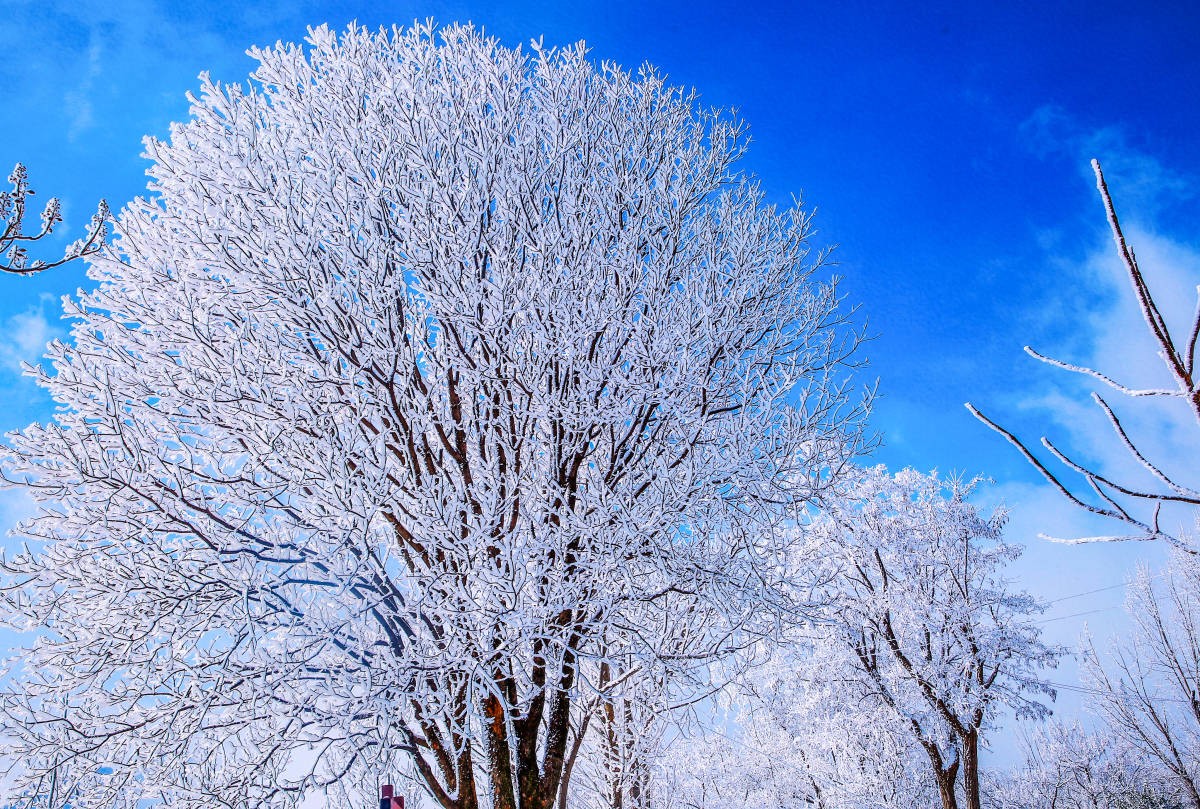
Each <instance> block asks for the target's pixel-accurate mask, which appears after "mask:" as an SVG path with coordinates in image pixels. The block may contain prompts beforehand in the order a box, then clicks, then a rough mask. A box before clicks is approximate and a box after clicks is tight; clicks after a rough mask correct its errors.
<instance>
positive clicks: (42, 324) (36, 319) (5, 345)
mask: <svg viewBox="0 0 1200 809" xmlns="http://www.w3.org/2000/svg"><path fill="white" fill-rule="evenodd" d="M55 305H56V302H55V300H54V297H53V296H52V295H45V294H43V295H42V296H41V297H40V298H38V302H37V304H35V305H34V306H31V307H30V308H28V309H26V310H25V311H23V312H18V313H17V314H15V315H12V316H11V317H9V318H8V319H7V320H6V321H5V322H4V332H3V336H2V337H0V363H2V364H3V367H4V368H6V369H7V370H9V371H13V372H15V373H20V371H21V363H22V362H28V363H31V364H37V362H38V361H39V359H40V358H41V356H42V354H43V353H44V352H45V350H46V344H47V343H49V342H50V341H51V340H53V339H54V338H56V337H61V336H62V334H63V332H62V329H61V328H60V327H59V326H58V325H57V323H52V322H51V321H50V319H49V317H48V316H47V310H48V309H50V308H52V307H54V306H55Z"/></svg>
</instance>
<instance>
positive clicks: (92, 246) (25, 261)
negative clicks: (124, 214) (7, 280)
mask: <svg viewBox="0 0 1200 809" xmlns="http://www.w3.org/2000/svg"><path fill="white" fill-rule="evenodd" d="M8 181H9V182H10V183H12V186H13V187H12V190H11V191H3V192H0V272H6V273H11V274H14V275H30V274H32V273H35V272H41V271H42V270H48V269H50V268H51V267H58V266H60V265H62V264H66V263H67V262H68V261H73V260H75V259H77V258H82V257H84V256H90V255H92V254H94V253H96V252H98V251H99V250H100V248H102V247H103V246H104V240H105V238H107V236H108V226H107V225H108V220H109V213H108V205H107V204H106V203H105V202H104V200H100V205H99V207H98V208H97V209H96V213H95V214H94V215H93V216H92V223H91V225H90V226H89V227H88V231H87V235H86V236H84V238H82V239H79V240H78V241H76V242H73V243H72V244H71V245H70V246H68V247H67V249H66V251H65V252H64V253H63V256H62V258H60V259H58V260H56V261H50V262H46V261H42V260H34V261H32V262H31V261H30V260H29V248H28V245H29V244H31V243H32V242H36V241H38V240H39V239H42V238H45V237H46V236H49V235H50V233H51V232H52V231H53V230H54V228H55V226H56V225H58V224H60V223H61V222H62V214H61V213H60V211H61V207H62V206H61V205H60V203H59V201H58V199H57V198H55V197H51V198H50V201H49V202H47V203H46V207H45V208H43V209H42V221H41V226H40V228H39V229H38V230H37V231H35V232H33V233H25V232H24V227H25V212H26V211H25V208H26V205H27V204H28V200H29V197H31V196H33V189H32V188H30V187H29V179H28V172H27V171H26V170H25V167H24V166H23V165H21V164H20V163H18V164H17V165H16V168H14V169H13V171H12V174H10V175H9V176H8Z"/></svg>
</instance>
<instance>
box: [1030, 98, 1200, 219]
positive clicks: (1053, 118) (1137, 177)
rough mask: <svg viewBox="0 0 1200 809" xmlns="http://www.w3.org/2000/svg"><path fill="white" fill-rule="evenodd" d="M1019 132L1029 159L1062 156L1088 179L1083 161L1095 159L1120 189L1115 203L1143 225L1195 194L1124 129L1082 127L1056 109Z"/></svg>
mask: <svg viewBox="0 0 1200 809" xmlns="http://www.w3.org/2000/svg"><path fill="white" fill-rule="evenodd" d="M1020 131H1021V135H1022V136H1023V137H1024V138H1025V142H1026V145H1027V146H1028V147H1029V149H1030V150H1031V151H1032V152H1033V153H1034V154H1036V155H1038V156H1039V157H1043V158H1048V157H1067V158H1069V159H1070V160H1071V162H1072V163H1073V164H1074V165H1077V166H1079V168H1080V171H1081V172H1083V173H1085V174H1086V175H1087V177H1088V178H1089V179H1090V177H1091V169H1090V166H1089V162H1090V161H1091V160H1092V159H1096V160H1099V161H1100V163H1101V164H1102V165H1103V166H1104V173H1105V175H1106V176H1107V177H1108V179H1109V181H1110V183H1112V184H1113V185H1117V186H1120V189H1121V192H1120V193H1121V199H1120V200H1118V202H1119V203H1123V205H1124V206H1125V207H1128V208H1129V209H1130V210H1134V211H1137V212H1138V217H1137V218H1140V219H1142V220H1143V221H1145V220H1146V219H1148V218H1152V217H1153V216H1154V215H1155V214H1156V213H1157V212H1158V211H1159V210H1161V208H1162V206H1164V205H1169V204H1172V203H1173V202H1178V201H1179V200H1183V199H1190V198H1192V197H1194V196H1195V195H1196V183H1195V182H1194V179H1193V178H1191V177H1187V176H1186V175H1184V174H1182V173H1180V172H1178V171H1175V170H1173V169H1171V168H1170V167H1168V166H1164V165H1163V164H1162V162H1161V161H1159V160H1158V159H1157V158H1156V157H1154V156H1153V155H1151V154H1149V153H1147V152H1146V151H1145V150H1143V149H1141V148H1139V147H1138V146H1137V145H1136V142H1135V141H1136V138H1135V136H1134V135H1133V134H1132V133H1131V131H1130V130H1129V128H1127V127H1123V126H1116V125H1108V126H1102V127H1088V126H1087V125H1086V124H1084V123H1082V122H1081V121H1079V120H1078V119H1077V118H1075V117H1074V116H1072V115H1070V114H1068V113H1067V112H1066V111H1065V110H1063V109H1062V108H1061V107H1057V106H1054V105H1045V106H1042V107H1039V108H1038V109H1037V110H1035V111H1034V112H1033V114H1032V115H1030V116H1029V117H1028V118H1027V119H1025V121H1024V122H1023V123H1022V124H1021V127H1020ZM1135 221H1136V219H1135Z"/></svg>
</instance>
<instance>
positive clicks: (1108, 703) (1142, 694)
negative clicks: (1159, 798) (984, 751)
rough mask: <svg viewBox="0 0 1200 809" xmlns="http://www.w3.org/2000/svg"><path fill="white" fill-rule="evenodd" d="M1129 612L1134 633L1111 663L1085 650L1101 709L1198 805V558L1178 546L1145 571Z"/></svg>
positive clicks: (1118, 645)
mask: <svg viewBox="0 0 1200 809" xmlns="http://www.w3.org/2000/svg"><path fill="white" fill-rule="evenodd" d="M1158 578H1161V582H1156V579H1158ZM1126 611H1127V612H1128V613H1129V617H1130V618H1131V619H1132V621H1133V626H1134V629H1133V637H1132V639H1131V640H1130V641H1128V642H1119V641H1117V640H1114V641H1113V642H1112V644H1111V650H1110V655H1109V656H1110V657H1111V662H1110V663H1104V662H1102V661H1101V658H1100V655H1099V654H1098V653H1097V650H1096V648H1095V646H1094V645H1091V644H1090V645H1089V647H1088V649H1087V650H1086V653H1085V658H1084V660H1085V668H1084V672H1085V675H1086V680H1087V682H1088V684H1089V685H1091V686H1092V688H1094V689H1095V691H1096V694H1097V696H1096V699H1095V705H1096V709H1097V711H1098V712H1099V714H1100V715H1101V716H1102V717H1103V718H1104V719H1105V720H1106V721H1107V722H1108V725H1109V726H1110V727H1111V728H1112V730H1113V732H1114V733H1116V734H1117V735H1118V736H1120V737H1121V738H1122V739H1123V740H1124V741H1125V742H1126V743H1127V744H1129V745H1131V746H1133V747H1134V748H1135V749H1137V750H1138V751H1140V752H1141V753H1142V754H1143V755H1144V756H1146V757H1147V758H1148V759H1149V760H1151V761H1154V762H1156V763H1157V764H1158V765H1160V772H1161V773H1162V776H1163V780H1164V781H1169V782H1171V783H1172V784H1173V785H1174V786H1175V788H1176V789H1177V790H1178V792H1179V793H1180V795H1181V796H1182V798H1183V800H1184V802H1185V803H1186V805H1187V806H1190V807H1192V809H1200V560H1197V558H1196V556H1195V555H1193V554H1188V553H1185V552H1182V551H1176V552H1175V553H1174V554H1173V556H1172V559H1171V561H1170V564H1169V565H1168V566H1167V568H1166V569H1165V570H1164V571H1163V572H1162V573H1161V574H1160V576H1152V575H1151V574H1150V573H1149V572H1148V571H1147V570H1146V569H1145V568H1143V569H1141V570H1140V571H1139V572H1138V574H1137V576H1136V577H1135V578H1134V580H1133V582H1132V583H1131V585H1130V590H1129V595H1128V601H1127V604H1126Z"/></svg>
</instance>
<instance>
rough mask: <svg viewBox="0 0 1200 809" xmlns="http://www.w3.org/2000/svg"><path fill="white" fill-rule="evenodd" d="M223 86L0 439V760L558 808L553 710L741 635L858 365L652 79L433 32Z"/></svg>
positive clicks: (199, 801) (688, 666) (724, 168)
mask: <svg viewBox="0 0 1200 809" xmlns="http://www.w3.org/2000/svg"><path fill="white" fill-rule="evenodd" d="M252 55H253V56H254V58H255V59H256V60H257V61H258V68H257V70H256V71H255V73H254V74H253V75H252V77H251V80H250V81H249V82H248V83H247V84H245V85H238V84H229V85H222V84H217V83H214V82H212V81H210V80H209V79H208V78H207V77H204V78H203V79H202V85H201V88H200V91H199V94H198V95H197V96H195V97H194V98H193V99H192V102H193V103H192V107H191V118H190V120H188V121H186V122H185V123H182V124H178V125H175V126H173V127H172V130H171V134H170V138H169V140H167V141H159V140H154V139H149V140H148V141H147V147H146V150H147V156H148V157H149V158H150V160H152V161H153V165H152V167H151V169H150V171H149V173H150V176H151V178H152V181H151V185H150V195H149V196H147V197H146V198H139V199H137V200H134V201H133V202H132V203H130V204H129V205H127V206H126V207H125V208H124V210H122V212H121V213H120V215H119V216H118V217H117V220H116V231H117V233H118V237H117V238H116V239H115V241H114V243H113V244H112V245H111V246H110V247H109V248H108V249H106V250H104V251H102V252H100V253H97V254H95V255H92V256H89V257H88V262H89V273H90V276H91V277H92V278H93V279H94V281H95V282H96V283H97V286H96V288H95V289H94V290H93V291H91V292H87V293H83V294H81V295H80V296H79V297H77V298H76V299H74V300H72V301H70V302H69V303H68V306H67V314H68V315H69V316H70V317H71V318H72V319H73V321H74V322H73V326H72V329H71V336H70V339H69V340H68V341H67V342H57V343H55V344H53V345H52V346H51V348H50V353H49V357H50V367H49V368H48V369H44V370H40V371H39V372H38V377H37V378H38V382H39V383H40V384H41V385H42V386H44V387H45V388H46V389H47V390H48V391H49V393H50V394H51V395H52V396H53V398H54V400H55V401H56V402H57V403H58V405H59V411H58V414H57V416H56V418H55V420H54V421H53V422H52V423H49V424H35V425H31V426H30V427H28V428H27V429H25V430H23V431H20V432H18V433H14V434H12V435H10V437H9V450H8V457H7V459H6V461H5V464H4V469H5V475H6V477H7V479H8V480H9V481H10V482H11V483H12V484H14V485H18V486H21V487H23V488H24V489H25V490H26V491H28V492H29V493H30V494H31V495H32V496H33V497H34V498H35V499H36V500H38V501H39V502H40V504H41V510H40V511H39V513H38V514H37V515H36V516H34V517H33V518H31V519H30V520H28V521H27V522H25V523H24V524H23V525H22V526H21V531H22V532H23V533H24V534H25V535H26V536H28V537H30V538H31V539H32V540H33V544H32V546H31V547H30V548H29V549H28V550H27V551H26V552H24V553H21V554H17V555H15V556H12V557H10V558H8V559H6V560H5V561H4V563H3V566H4V569H5V571H6V572H7V576H8V583H7V585H6V589H5V590H4V596H3V599H4V605H5V612H6V613H7V614H9V615H10V616H11V621H12V622H13V623H14V624H16V625H18V626H21V627H40V628H41V630H42V631H41V633H40V634H39V635H38V637H37V638H36V641H35V642H34V643H33V646H32V648H31V649H30V650H29V651H28V653H27V654H25V655H24V657H23V659H22V660H20V661H18V662H17V663H16V664H15V665H16V666H17V667H18V669H19V671H18V672H17V675H18V676H16V677H14V678H12V679H10V680H9V681H8V682H9V685H7V686H6V688H7V689H8V692H7V693H5V694H4V695H3V715H4V728H5V733H6V734H7V736H8V739H7V741H6V742H5V744H6V748H5V753H6V755H7V756H8V757H9V760H11V761H14V762H19V764H16V765H15V766H16V769H17V772H16V773H15V775H16V776H18V777H19V778H20V779H22V780H21V783H23V784H24V785H25V787H26V789H27V791H28V793H29V794H30V795H42V796H47V795H49V794H50V790H51V787H50V785H53V793H54V795H55V796H57V797H56V800H57V803H58V804H59V805H63V804H65V803H69V804H70V805H71V806H72V807H80V808H81V809H82V808H83V807H91V806H105V807H114V806H117V807H133V806H135V805H140V804H138V801H139V800H143V799H146V798H161V799H163V800H165V801H167V802H168V803H169V804H171V803H175V802H185V801H186V802H187V803H188V805H190V806H198V807H199V806H223V807H228V806H236V807H242V806H251V805H260V804H262V803H264V802H270V803H271V805H280V804H286V803H289V802H294V801H297V800H299V799H300V798H301V797H302V796H303V795H305V794H308V793H311V792H312V791H313V790H316V789H321V788H325V789H330V790H334V794H341V793H337V790H351V791H352V790H353V789H354V788H357V786H358V785H360V784H373V783H374V778H373V775H376V774H378V773H381V772H383V771H385V770H388V769H395V768H399V769H402V770H408V771H410V772H411V773H412V774H413V776H414V777H415V778H417V779H418V780H419V781H420V783H421V784H423V787H424V789H426V790H427V791H428V793H429V794H430V795H432V796H433V798H434V799H436V801H437V802H438V803H439V804H440V805H442V806H444V807H447V809H474V807H477V806H491V807H495V809H504V808H505V807H514V808H515V807H520V809H542V808H544V807H549V806H551V805H552V804H553V803H554V801H555V800H556V798H557V796H558V794H559V793H560V792H561V791H562V789H563V786H564V784H563V781H564V778H565V777H566V776H567V775H568V774H569V769H568V768H567V767H566V766H565V763H566V761H567V759H568V758H569V753H570V750H571V749H572V745H573V742H575V741H578V739H579V736H580V734H582V733H583V732H584V729H585V728H586V727H587V722H586V721H585V714H586V712H587V711H589V710H595V709H596V708H595V706H596V705H597V704H598V703H604V702H605V701H608V700H611V699H615V698H617V695H619V693H620V688H621V683H622V682H626V681H629V679H630V676H631V675H632V674H634V673H639V672H641V673H645V672H653V673H654V676H655V677H656V678H657V681H658V682H661V683H664V684H667V685H665V686H664V687H676V688H686V687H687V678H688V676H689V673H690V672H692V670H693V669H694V667H695V664H696V661H700V660H705V659H708V658H710V657H711V656H713V655H718V654H722V653H724V652H727V651H729V650H730V649H732V648H735V647H736V646H737V645H738V644H739V643H741V642H743V641H742V640H740V638H743V637H745V636H746V633H751V634H752V633H753V631H754V630H755V629H756V627H755V626H754V622H755V621H756V620H758V617H759V616H760V612H759V610H758V609H757V608H756V605H757V604H758V603H759V600H760V599H761V598H765V597H768V596H767V593H768V592H769V589H770V588H769V587H765V586H764V585H769V584H770V582H771V580H772V576H773V575H774V573H773V570H774V568H773V567H772V566H771V565H770V564H767V563H766V562H769V561H770V560H771V559H773V558H775V557H776V556H777V555H778V554H780V553H782V552H783V550H782V548H783V546H784V545H786V543H788V542H790V541H792V539H791V537H792V534H791V533H790V532H789V531H786V530H783V529H782V526H784V525H785V524H787V523H788V521H789V520H793V519H794V518H795V516H796V515H797V514H798V513H799V511H800V510H802V509H804V508H805V507H806V506H807V504H809V503H810V502H812V500H813V499H814V498H816V497H818V496H820V494H821V493H822V492H823V491H824V490H825V489H826V488H827V487H828V486H829V485H830V483H831V481H834V480H836V479H838V478H839V476H840V475H841V474H842V473H843V471H844V470H845V469H846V467H847V464H848V462H849V460H850V459H851V458H852V457H854V455H855V454H856V453H857V452H858V451H859V450H860V449H861V448H862V446H863V444H864V442H865V441H866V440H867V438H866V437H865V434H864V431H863V425H862V416H863V414H864V404H863V402H862V400H860V399H859V397H858V395H857V394H856V393H854V392H853V391H852V390H851V389H849V388H848V387H847V385H846V369H847V367H848V366H849V365H850V364H852V363H853V362H854V357H855V349H856V346H857V343H858V337H857V335H856V334H855V333H854V332H853V331H852V330H850V329H848V328H847V325H846V319H847V316H848V315H847V312H846V311H845V310H844V309H842V308H840V307H839V296H838V293H837V290H836V287H835V286H834V284H833V283H830V282H828V281H822V280H821V277H820V275H818V271H819V270H820V268H821V266H822V260H823V256H821V255H816V254H813V253H811V252H810V249H809V241H808V239H809V234H810V219H809V216H808V215H807V214H806V213H804V212H803V211H801V210H800V209H798V208H794V209H787V210H782V209H777V208H775V207H773V206H771V205H768V204H767V203H766V202H765V200H764V196H763V192H762V191H761V190H760V189H759V187H758V186H757V184H756V183H755V182H754V180H753V179H752V178H750V177H748V176H746V175H745V174H744V173H743V172H742V171H741V170H740V169H739V168H738V165H737V163H738V159H739V158H740V157H741V156H742V154H743V151H744V149H745V146H746V139H745V130H744V126H743V125H742V124H741V123H739V122H738V121H736V120H733V119H731V118H729V117H728V116H726V115H722V114H720V113H717V112H712V111H705V110H702V109H701V108H700V107H699V106H698V104H697V101H696V98H695V96H694V95H693V94H689V93H686V92H684V91H681V90H679V89H677V88H674V87H671V86H670V85H668V84H666V83H665V81H664V80H663V78H662V77H661V76H659V75H658V74H657V73H655V72H654V71H653V70H650V69H644V70H642V71H640V72H638V73H636V74H630V73H628V72H626V71H624V70H622V69H620V68H619V67H617V66H615V65H611V64H600V65H596V64H594V63H593V62H592V61H590V60H589V58H588V56H587V53H586V50H585V49H584V47H583V46H582V45H579V46H574V47H568V48H564V49H548V48H543V47H542V46H541V45H540V44H537V43H535V44H534V45H532V46H531V47H530V48H529V49H527V50H525V49H509V48H506V47H503V46H501V45H500V44H498V43H497V42H496V41H495V40H493V39H489V38H487V37H485V36H484V35H483V34H482V33H481V32H479V31H477V30H475V29H473V28H471V27H464V26H451V27H447V28H444V29H440V30H435V29H434V28H432V27H431V26H416V27H413V28H411V29H407V30H399V29H396V30H392V31H390V32H389V31H381V32H371V31H367V30H365V29H362V28H357V27H351V28H350V29H349V30H347V31H345V32H343V33H342V34H341V35H340V36H338V35H336V34H334V33H333V32H331V31H329V30H328V29H325V28H320V29H315V30H313V31H312V32H311V36H310V39H309V44H308V47H300V46H296V45H291V44H280V45H278V46H276V47H273V48H269V49H264V50H254V51H252ZM602 671H608V672H609V675H607V676H602V675H601V672H602ZM614 672H615V674H614ZM671 684H674V685H671ZM576 748H577V745H576ZM346 799H347V796H346V795H345V794H342V796H341V797H339V798H331V800H336V801H337V802H338V803H339V805H343V804H344V801H345V800H346Z"/></svg>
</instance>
